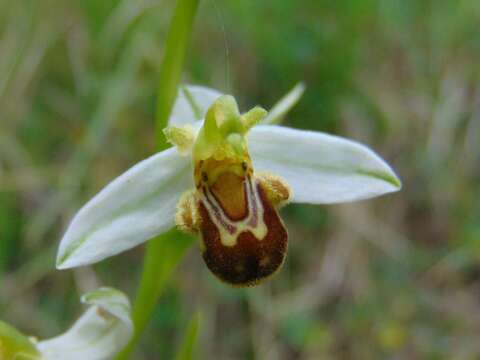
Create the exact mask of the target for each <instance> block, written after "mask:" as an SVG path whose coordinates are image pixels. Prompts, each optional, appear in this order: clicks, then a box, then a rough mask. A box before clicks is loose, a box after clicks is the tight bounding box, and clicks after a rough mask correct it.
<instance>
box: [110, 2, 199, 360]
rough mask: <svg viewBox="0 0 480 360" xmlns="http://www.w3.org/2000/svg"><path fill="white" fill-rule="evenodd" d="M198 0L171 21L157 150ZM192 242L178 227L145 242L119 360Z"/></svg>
mask: <svg viewBox="0 0 480 360" xmlns="http://www.w3.org/2000/svg"><path fill="white" fill-rule="evenodd" d="M198 3H199V0H178V2H177V5H176V8H175V12H174V15H173V18H172V21H171V25H170V29H169V33H168V37H167V41H166V47H165V55H164V58H163V61H162V64H161V66H160V74H159V78H160V81H159V87H158V95H157V106H156V117H155V134H156V144H157V150H158V151H162V150H165V149H166V148H168V147H169V145H168V143H167V141H166V139H165V135H164V134H163V129H164V128H165V127H166V126H167V123H168V119H169V117H170V113H171V111H172V107H173V104H174V101H175V98H176V97H177V93H178V87H179V84H180V81H181V76H182V69H183V65H184V62H185V54H186V49H187V45H188V43H189V38H190V34H191V32H192V26H193V21H194V18H195V14H196V11H197V8H198ZM191 243H192V241H191V239H190V238H189V237H187V236H185V235H183V234H180V233H179V232H178V231H176V230H172V231H170V232H168V233H166V234H163V235H160V236H157V237H156V238H154V239H152V240H151V241H149V242H148V243H147V245H146V252H145V256H144V262H143V270H142V275H141V280H140V285H139V288H138V290H137V296H136V298H135V302H134V306H133V322H134V325H135V331H134V335H133V337H132V339H131V341H130V343H129V344H128V345H127V347H126V348H125V349H124V350H123V351H122V352H121V353H120V354H119V355H118V356H117V358H116V359H117V360H122V359H128V358H129V357H130V354H131V352H132V351H133V350H134V348H135V346H136V344H137V343H138V340H139V338H140V336H141V334H142V332H143V330H144V328H145V326H146V325H147V322H148V320H149V318H150V317H151V314H152V312H153V310H154V308H155V305H156V303H157V301H158V298H159V297H160V294H161V292H162V290H163V288H164V286H165V285H166V283H167V280H168V279H169V278H170V275H171V273H172V271H173V269H174V268H175V266H176V265H177V264H178V262H179V261H180V260H181V259H182V258H183V255H184V254H185V252H186V250H187V249H188V248H189V246H190V244H191Z"/></svg>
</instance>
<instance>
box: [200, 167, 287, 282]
mask: <svg viewBox="0 0 480 360" xmlns="http://www.w3.org/2000/svg"><path fill="white" fill-rule="evenodd" d="M199 190H200V189H199ZM198 214H199V217H200V219H201V221H200V226H199V230H200V234H201V237H202V242H203V245H204V246H203V249H202V250H203V259H204V260H205V263H206V264H207V266H208V268H209V269H210V270H211V271H212V272H213V273H214V274H215V275H216V276H217V277H218V278H220V279H221V280H223V281H224V282H226V283H229V284H231V285H234V286H252V285H256V284H258V283H259V282H261V281H262V280H264V279H266V278H268V277H270V276H271V275H273V274H274V273H275V272H276V271H277V270H278V269H279V268H280V266H281V265H282V263H283V261H284V259H285V255H286V252H287V242H288V235H287V230H286V228H285V226H284V224H283V222H282V220H281V218H280V216H279V214H278V212H277V210H276V209H275V207H274V205H273V204H272V203H271V201H270V199H269V197H268V196H267V192H266V189H265V188H264V187H263V186H262V183H261V182H260V181H259V180H257V179H255V178H254V177H253V176H250V175H247V176H238V175H236V174H232V173H226V174H225V175H224V176H223V177H220V178H219V179H218V181H216V184H212V186H208V187H207V186H204V187H203V188H202V189H201V191H200V199H199V202H198Z"/></svg>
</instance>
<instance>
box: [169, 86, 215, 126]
mask: <svg viewBox="0 0 480 360" xmlns="http://www.w3.org/2000/svg"><path fill="white" fill-rule="evenodd" d="M184 88H186V90H187V91H188V94H189V95H191V100H193V102H194V103H195V105H194V106H195V107H196V109H194V108H193V107H192V103H191V101H189V99H188V98H187V96H186V94H185V91H184ZM220 96H222V93H220V92H218V91H217V90H214V89H210V88H207V87H204V86H196V85H187V86H182V87H180V89H179V92H178V96H177V99H176V100H175V104H174V105H173V109H172V114H171V115H170V119H169V121H168V124H169V125H175V126H181V125H184V124H189V123H193V122H195V121H197V120H201V119H203V118H204V117H205V114H206V113H207V110H208V108H209V107H210V105H212V104H213V102H214V101H215V100H217V99H218V98H219V97H220Z"/></svg>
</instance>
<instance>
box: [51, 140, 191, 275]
mask: <svg viewBox="0 0 480 360" xmlns="http://www.w3.org/2000/svg"><path fill="white" fill-rule="evenodd" d="M192 184H193V180H192V170H191V164H190V158H189V157H182V156H180V155H179V154H178V152H177V150H176V149H174V148H171V149H168V150H165V151H163V152H161V153H158V154H156V155H153V156H151V157H150V158H148V159H146V160H143V161H141V162H139V163H138V164H136V165H135V166H133V167H132V168H131V169H130V170H128V171H127V172H125V173H124V174H122V175H120V176H119V177H118V178H116V179H115V180H113V181H112V182H111V183H110V184H109V185H107V186H106V187H105V188H104V189H103V190H101V191H100V192H99V193H98V194H97V195H96V196H95V197H94V198H93V199H91V200H90V201H89V202H88V203H87V204H86V205H85V206H84V207H83V208H81V209H80V211H79V212H78V213H77V215H76V216H75V217H74V218H73V220H72V222H71V223H70V226H69V227H68V229H67V231H66V233H65V235H64V237H63V239H62V241H61V242H60V247H59V250H58V254H57V268H59V269H66V268H71V267H75V266H81V265H87V264H91V263H94V262H97V261H100V260H102V259H104V258H106V257H109V256H112V255H115V254H118V253H120V252H122V251H125V250H127V249H130V248H132V247H134V246H136V245H138V244H140V243H142V242H144V241H146V240H149V239H151V238H152V237H154V236H156V235H159V234H161V233H163V232H165V231H167V230H169V229H170V228H171V227H172V226H173V225H174V218H175V212H176V204H177V201H178V199H179V198H180V195H181V194H182V193H183V192H184V191H185V190H187V189H188V188H190V187H191V186H192Z"/></svg>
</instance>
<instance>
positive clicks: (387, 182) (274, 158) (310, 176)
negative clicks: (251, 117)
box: [249, 125, 401, 204]
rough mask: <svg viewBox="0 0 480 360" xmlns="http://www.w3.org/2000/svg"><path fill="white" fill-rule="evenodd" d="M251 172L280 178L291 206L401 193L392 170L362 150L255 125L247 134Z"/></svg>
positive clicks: (348, 143)
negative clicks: (289, 194)
mask: <svg viewBox="0 0 480 360" xmlns="http://www.w3.org/2000/svg"><path fill="white" fill-rule="evenodd" d="M249 149H250V155H251V157H252V160H253V165H254V168H255V170H264V171H268V172H271V173H273V174H277V175H280V176H281V177H283V178H284V179H285V180H286V181H287V182H288V184H289V185H290V186H291V188H292V190H293V198H292V201H293V202H299V203H311V204H331V203H340V202H350V201H354V200H360V199H367V198H371V197H375V196H379V195H382V194H386V193H389V192H393V191H398V190H400V188H401V182H400V180H399V179H398V177H397V175H396V174H395V173H394V171H393V170H392V168H391V167H390V166H389V165H388V164H387V163H386V162H385V161H384V160H382V158H380V157H379V156H378V155H377V154H376V153H375V152H373V151H372V150H371V149H370V148H368V147H367V146H365V145H362V144H360V143H358V142H355V141H351V140H348V139H345V138H342V137H338V136H333V135H328V134H325V133H320V132H313V131H303V130H295V129H291V128H286V127H281V126H275V125H260V126H256V127H254V128H253V129H252V130H251V132H250V135H249Z"/></svg>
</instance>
